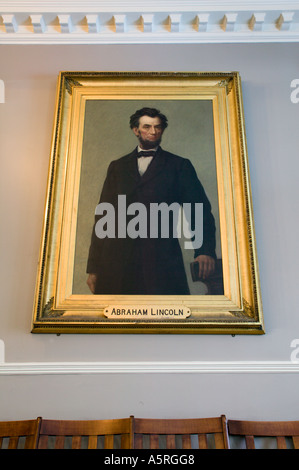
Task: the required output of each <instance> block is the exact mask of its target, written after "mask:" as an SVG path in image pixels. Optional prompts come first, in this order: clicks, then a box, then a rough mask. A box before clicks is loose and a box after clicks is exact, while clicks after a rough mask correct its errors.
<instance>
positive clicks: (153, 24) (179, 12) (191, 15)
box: [0, 0, 299, 44]
mask: <svg viewBox="0 0 299 470" xmlns="http://www.w3.org/2000/svg"><path fill="white" fill-rule="evenodd" d="M298 41H299V1H298V0H296V1H294V0H290V1H287V0H286V1H284V2H282V1H280V2H278V1H275V0H274V1H269V0H261V1H260V0H253V1H247V0H238V1H236V0H231V1H220V0H218V1H216V0H210V1H192V0H185V1H184V0H181V1H180V2H179V1H176V0H163V1H161V0H151V2H145V1H143V0H128V1H126V0H118V1H117V0H101V1H98V0H87V1H84V2H83V1H77V0H60V1H57V0H52V1H45V0H44V1H41V0H32V1H25V0H19V1H2V2H1V5H0V44H145V43H149V44H163V43H165V44H171V43H175V44H179V43H181V44H186V43H189V44H197V43H198V44H200V43H257V42H274V43H276V42H298Z"/></svg>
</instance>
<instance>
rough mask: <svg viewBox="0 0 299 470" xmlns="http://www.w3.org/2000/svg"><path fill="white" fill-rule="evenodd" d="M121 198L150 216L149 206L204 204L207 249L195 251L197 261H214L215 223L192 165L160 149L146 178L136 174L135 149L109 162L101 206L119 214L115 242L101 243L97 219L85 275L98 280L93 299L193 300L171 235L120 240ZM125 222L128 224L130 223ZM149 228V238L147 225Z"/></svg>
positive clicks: (174, 239)
mask: <svg viewBox="0 0 299 470" xmlns="http://www.w3.org/2000/svg"><path fill="white" fill-rule="evenodd" d="M119 195H123V196H126V203H127V206H129V205H130V204H132V203H134V202H138V203H142V204H144V206H145V207H146V208H147V209H148V211H147V214H150V211H149V207H150V204H151V203H158V204H160V203H167V204H168V205H170V204H172V203H174V202H176V203H179V204H180V205H182V204H184V203H191V204H193V207H194V203H199V202H201V203H203V244H202V246H201V247H200V248H198V249H196V250H195V251H194V257H196V256H198V255H200V254H206V255H209V256H212V257H214V258H215V257H216V255H215V221H214V217H213V215H212V212H211V205H210V202H209V200H208V198H207V196H206V193H205V191H204V188H203V186H202V184H201V182H200V181H199V179H198V177H197V175H196V172H195V169H194V167H193V165H192V164H191V162H190V161H189V160H188V159H186V158H182V157H179V156H177V155H174V154H172V153H169V152H167V151H165V150H163V149H162V148H161V147H159V149H158V151H157V154H156V156H155V157H154V159H153V160H152V162H151V163H150V165H149V167H148V169H147V170H146V172H145V173H144V175H143V176H140V175H139V172H138V164H137V148H136V149H135V150H134V151H133V152H132V153H130V154H128V155H125V156H124V157H122V158H120V159H118V160H115V161H113V162H111V163H110V165H109V168H108V172H107V176H106V180H105V182H104V186H103V190H102V194H101V198H100V203H103V202H106V203H107V202H108V203H110V204H112V205H113V207H114V208H115V215H116V217H115V219H116V237H115V238H111V237H105V238H102V239H100V238H98V237H97V235H96V233H95V226H96V223H97V222H98V220H99V217H100V216H96V218H95V225H94V227H93V231H92V236H91V244H90V249H89V257H88V263H87V272H88V273H95V274H97V286H96V291H95V294H143V295H146V294H151V295H174V294H175V295H184V294H189V287H188V283H187V278H186V273H185V268H184V263H183V257H182V252H181V248H180V244H179V239H178V237H175V236H172V232H171V230H170V236H169V237H168V238H163V237H161V236H158V238H151V237H149V236H147V237H146V238H140V237H139V238H135V239H134V238H130V237H126V238H119V237H118V236H117V233H118V227H117V220H118V216H117V213H118V206H117V203H118V196H119ZM170 214H171V212H170ZM193 215H194V213H193ZM134 217H135V216H134ZM134 217H133V216H131V219H132V218H134ZM126 220H127V222H129V220H130V217H129V216H127V219H126ZM147 222H148V224H147V228H148V234H149V226H150V221H149V219H148V221H147ZM192 223H194V219H193V222H192ZM170 227H172V221H170ZM193 228H194V227H193ZM191 229H192V226H191Z"/></svg>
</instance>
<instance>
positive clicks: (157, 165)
mask: <svg viewBox="0 0 299 470" xmlns="http://www.w3.org/2000/svg"><path fill="white" fill-rule="evenodd" d="M165 161H166V159H165V153H164V152H163V150H162V149H161V147H159V148H158V150H157V153H156V156H155V158H154V159H153V160H152V161H151V163H150V165H149V166H148V168H147V170H146V172H145V173H144V175H143V176H142V177H141V178H140V184H142V185H143V184H146V183H147V182H148V181H150V180H152V179H153V178H155V177H156V176H157V175H158V174H159V173H160V172H161V171H163V170H164V166H165Z"/></svg>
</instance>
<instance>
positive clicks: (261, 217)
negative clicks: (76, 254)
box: [0, 44, 299, 419]
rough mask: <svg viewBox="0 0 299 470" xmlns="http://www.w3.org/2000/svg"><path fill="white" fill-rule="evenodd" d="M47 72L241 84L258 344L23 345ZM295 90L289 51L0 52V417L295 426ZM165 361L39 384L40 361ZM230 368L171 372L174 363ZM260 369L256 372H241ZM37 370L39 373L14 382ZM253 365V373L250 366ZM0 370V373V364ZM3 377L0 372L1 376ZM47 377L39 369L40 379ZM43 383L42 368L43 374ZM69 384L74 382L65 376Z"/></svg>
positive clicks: (243, 339)
mask: <svg viewBox="0 0 299 470" xmlns="http://www.w3.org/2000/svg"><path fill="white" fill-rule="evenodd" d="M61 70H79V71H83V70H99V71H100V70H116V71H117V70H119V71H133V70H134V71H135V70H140V71H141V70H147V71H231V70H237V71H239V72H240V73H241V77H242V81H243V98H244V111H245V122H246V128H247V142H248V153H249V165H250V172H251V184H252V197H253V208H254V214H255V226H256V237H257V249H258V257H259V264H260V278H261V289H262V298H263V306H264V317H265V326H266V334H265V335H263V336H236V337H231V336H217V335H215V336H214V335H207V336H205V335H191V336H185V335H156V336H153V335H148V336H147V335H115V336H114V335H61V336H59V337H58V336H55V335H33V334H31V333H30V330H31V317H32V305H33V296H34V287H35V277H36V269H37V261H38V255H39V242H40V235H41V228H42V220H43V211H44V201H45V190H46V180H47V172H48V161H49V154H50V145H51V136H52V125H53V116H54V105H55V88H56V79H57V75H58V73H59V71H61ZM294 78H299V67H298V46H297V45H296V44H268V45H266V44H263V45H258V44H251V45H229V44H228V45H162V46H161V45H134V46H129V45H124V46H1V49H0V79H2V80H3V81H4V84H5V103H3V104H0V161H1V163H0V164H1V171H0V178H1V184H0V191H1V199H0V201H1V202H0V203H1V258H0V259H1V266H0V271H1V311H0V339H2V340H3V341H4V344H5V363H6V365H7V364H10V363H14V364H15V367H14V369H12V370H11V371H10V372H7V369H5V368H4V367H2V373H1V366H0V387H1V388H0V390H1V400H0V419H18V418H22V419H25V418H30V417H36V416H38V415H41V416H43V417H48V418H61V419H63V418H70V419H77V418H78V419H79V418H81V419H83V418H99V419H100V418H113V417H116V418H117V417H126V416H129V415H130V414H134V415H135V416H136V417H193V416H198V417H200V416H211V415H219V414H221V413H225V414H226V415H227V416H228V417H229V418H240V419H241V418H248V419H299V408H298V407H297V406H296V404H297V396H298V391H297V390H298V385H299V380H298V374H297V369H296V368H294V369H292V367H289V368H287V367H286V368H283V367H282V368H281V369H279V370H278V369H277V368H276V369H275V368H274V369H273V370H272V369H271V367H269V368H267V364H279V363H280V361H283V363H286V364H287V365H290V366H291V363H289V361H290V355H291V352H292V348H291V347H290V345H291V341H292V340H293V339H296V338H297V337H298V338H299V320H298V309H297V305H298V302H297V299H298V294H297V291H298V282H297V280H298V265H299V263H298V261H299V259H298V248H297V240H298V235H299V223H298V215H297V214H298V211H297V201H298V195H299V190H298V183H297V179H298V173H299V171H298V170H299V163H298V162H299V158H298V147H299V133H298V117H299V103H298V104H293V103H292V102H291V100H290V93H291V91H292V90H291V88H290V83H291V81H292V80H293V79H294ZM73 361H74V362H75V363H78V362H87V363H90V362H93V361H95V362H97V363H106V362H109V361H116V362H120V363H122V362H123V363H124V364H126V365H127V366H128V364H131V363H132V362H136V361H149V362H151V361H153V362H159V361H170V364H174V368H173V370H172V372H171V371H170V372H169V373H155V371H154V372H152V373H146V372H142V371H141V372H140V373H131V371H130V368H129V367H127V369H126V370H127V372H123V373H105V372H103V371H98V372H96V373H93V374H87V373H86V374H84V373H66V374H57V373H52V374H49V373H47V372H45V370H44V369H43V368H42V364H44V363H56V362H62V363H65V362H73ZM172 361H186V362H187V363H189V362H190V361H191V362H192V361H196V362H199V363H206V362H207V361H208V363H209V362H210V361H213V362H214V363H216V364H221V363H222V361H229V362H230V363H232V364H234V363H235V361H237V363H238V364H241V368H240V370H241V371H240V372H236V371H235V370H236V369H233V370H232V371H231V372H226V371H225V370H224V369H221V367H220V369H219V370H218V369H217V370H215V371H214V372H207V371H204V370H198V371H194V372H189V373H181V372H179V371H176V370H175V362H172ZM256 361H261V363H262V364H264V366H265V367H264V368H263V369H262V371H261V372H259V371H258V369H254V370H251V369H250V368H248V363H250V364H251V365H252V364H254V363H255V362H256ZM32 362H38V363H40V365H41V370H40V373H38V370H35V373H34V374H33V375H32V373H29V372H28V370H27V372H22V366H24V365H26V363H32ZM258 364H259V362H258ZM3 366H4V365H3ZM5 371H6V372H5ZM52 372H53V370H52ZM54 372H55V370H54ZM77 372H78V371H77Z"/></svg>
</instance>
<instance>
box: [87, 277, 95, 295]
mask: <svg viewBox="0 0 299 470" xmlns="http://www.w3.org/2000/svg"><path fill="white" fill-rule="evenodd" d="M86 283H87V285H88V287H89V289H90V290H91V292H92V293H93V294H94V293H95V290H96V283H97V275H96V274H89V276H88V278H87V281H86Z"/></svg>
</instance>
